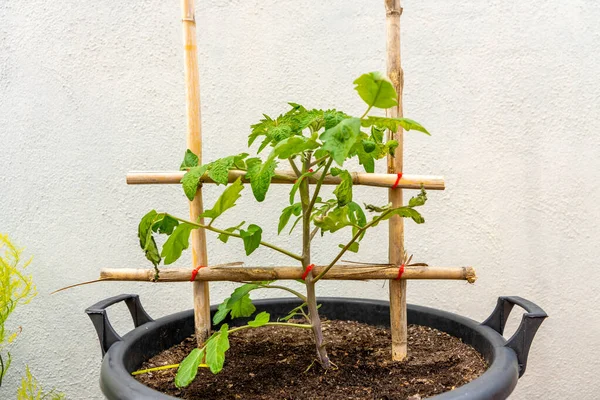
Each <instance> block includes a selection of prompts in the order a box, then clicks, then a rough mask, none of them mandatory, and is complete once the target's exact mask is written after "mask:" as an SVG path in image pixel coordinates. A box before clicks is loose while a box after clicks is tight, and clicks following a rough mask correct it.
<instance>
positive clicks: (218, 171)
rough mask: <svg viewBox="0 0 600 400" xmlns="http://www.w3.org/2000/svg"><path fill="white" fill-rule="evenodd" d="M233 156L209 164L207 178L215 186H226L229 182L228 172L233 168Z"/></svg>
mask: <svg viewBox="0 0 600 400" xmlns="http://www.w3.org/2000/svg"><path fill="white" fill-rule="evenodd" d="M233 158H234V157H233V156H231V157H224V158H219V159H218V160H215V161H213V162H212V163H210V169H209V170H208V177H209V178H210V179H212V180H213V181H214V182H215V183H216V184H217V185H227V182H229V170H230V169H231V168H232V167H233Z"/></svg>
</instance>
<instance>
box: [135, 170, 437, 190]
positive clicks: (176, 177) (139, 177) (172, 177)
mask: <svg viewBox="0 0 600 400" xmlns="http://www.w3.org/2000/svg"><path fill="white" fill-rule="evenodd" d="M184 174H185V171H165V172H130V173H128V174H127V183H128V184H129V185H148V184H176V183H180V182H181V178H183V175H184ZM245 175H246V171H239V170H232V171H229V182H234V181H235V180H236V179H237V178H238V177H242V180H243V181H244V182H247V181H246V180H245V179H244V176H245ZM351 175H352V183H353V184H354V185H365V186H376V187H387V188H391V187H392V186H394V184H395V183H396V180H397V178H398V175H397V174H395V173H394V174H369V173H361V172H352V173H351ZM319 177H320V175H319V174H315V176H314V177H312V178H311V182H312V183H316V182H317V180H318V179H319ZM296 179H297V176H296V174H295V173H294V172H293V171H282V170H276V171H275V176H274V177H273V180H272V182H273V183H279V184H293V183H294V181H295V180H296ZM202 182H203V183H214V181H213V180H212V179H210V178H209V177H208V175H204V176H203V177H202ZM340 182H341V179H340V177H338V176H330V175H328V176H326V177H325V179H324V180H323V183H324V184H326V185H337V184H339V183H340ZM421 185H423V186H424V187H425V189H428V190H444V189H445V183H444V178H443V177H441V176H431V175H409V174H407V175H402V179H400V181H399V182H398V185H397V187H400V188H404V189H420V188H421Z"/></svg>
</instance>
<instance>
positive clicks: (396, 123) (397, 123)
mask: <svg viewBox="0 0 600 400" xmlns="http://www.w3.org/2000/svg"><path fill="white" fill-rule="evenodd" d="M361 124H362V126H365V127H366V126H376V127H378V128H385V129H389V130H390V131H392V132H397V131H398V129H399V128H400V127H402V128H403V129H404V130H406V131H411V130H415V131H419V132H423V133H425V134H426V135H430V136H431V134H430V133H429V132H428V131H427V129H425V127H423V125H421V124H419V123H418V122H417V121H413V120H412V119H408V118H387V117H373V116H369V117H368V118H365V119H363V120H362V121H361Z"/></svg>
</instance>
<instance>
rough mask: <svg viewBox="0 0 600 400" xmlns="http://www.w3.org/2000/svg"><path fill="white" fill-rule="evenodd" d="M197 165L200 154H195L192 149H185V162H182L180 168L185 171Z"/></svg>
mask: <svg viewBox="0 0 600 400" xmlns="http://www.w3.org/2000/svg"><path fill="white" fill-rule="evenodd" d="M196 166H198V156H197V155H195V154H194V153H193V152H192V151H191V150H190V149H187V150H186V151H185V155H184V156H183V162H182V163H181V166H180V167H179V169H180V170H181V171H183V170H186V169H188V168H192V167H196Z"/></svg>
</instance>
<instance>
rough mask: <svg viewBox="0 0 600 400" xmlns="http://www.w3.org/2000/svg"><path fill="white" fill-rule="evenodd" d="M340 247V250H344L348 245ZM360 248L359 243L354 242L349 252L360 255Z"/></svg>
mask: <svg viewBox="0 0 600 400" xmlns="http://www.w3.org/2000/svg"><path fill="white" fill-rule="evenodd" d="M338 247H339V248H340V249H343V248H344V247H346V245H345V244H338ZM358 247H359V244H358V242H354V243H352V244H351V245H350V247H348V251H351V252H353V253H358Z"/></svg>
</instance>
